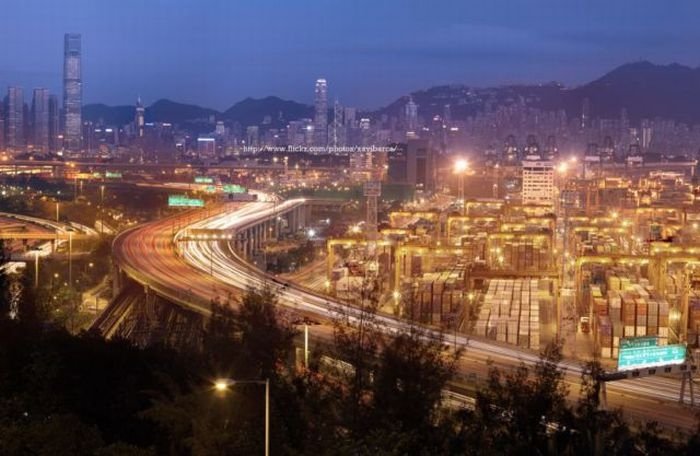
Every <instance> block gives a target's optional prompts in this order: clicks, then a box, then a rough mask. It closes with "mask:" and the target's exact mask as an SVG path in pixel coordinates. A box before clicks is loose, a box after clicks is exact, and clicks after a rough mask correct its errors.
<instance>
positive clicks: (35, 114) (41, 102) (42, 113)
mask: <svg viewBox="0 0 700 456" xmlns="http://www.w3.org/2000/svg"><path fill="white" fill-rule="evenodd" d="M32 128H33V136H32V144H33V145H34V149H35V150H40V151H42V152H48V150H49V89H42V88H39V89H34V93H33V96H32Z"/></svg>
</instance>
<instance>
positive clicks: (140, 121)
mask: <svg viewBox="0 0 700 456" xmlns="http://www.w3.org/2000/svg"><path fill="white" fill-rule="evenodd" d="M145 113H146V109H145V108H144V107H143V103H141V97H139V98H138V99H137V100H136V118H135V119H134V127H136V136H137V137H138V138H143V133H144V128H145V125H146V122H145Z"/></svg>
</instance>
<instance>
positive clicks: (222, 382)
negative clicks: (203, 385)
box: [214, 378, 270, 456]
mask: <svg viewBox="0 0 700 456" xmlns="http://www.w3.org/2000/svg"><path fill="white" fill-rule="evenodd" d="M236 384H239V385H244V384H252V385H265V456H270V379H265V380H234V379H232V378H220V379H218V380H216V381H215V382H214V389H215V390H216V391H218V392H219V393H222V394H223V393H226V392H227V391H228V390H229V389H230V388H231V387H232V386H233V385H236Z"/></svg>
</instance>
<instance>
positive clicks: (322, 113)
mask: <svg viewBox="0 0 700 456" xmlns="http://www.w3.org/2000/svg"><path fill="white" fill-rule="evenodd" d="M314 110H315V116H314V133H315V141H314V142H315V143H316V144H315V145H316V146H321V147H325V146H327V145H328V84H327V83H326V80H325V79H317V80H316V90H315V92H314Z"/></svg>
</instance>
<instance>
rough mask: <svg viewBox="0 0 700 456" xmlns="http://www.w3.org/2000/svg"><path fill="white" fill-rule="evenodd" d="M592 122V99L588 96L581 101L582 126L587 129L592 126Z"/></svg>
mask: <svg viewBox="0 0 700 456" xmlns="http://www.w3.org/2000/svg"><path fill="white" fill-rule="evenodd" d="M590 123H591V101H590V100H589V99H588V98H584V99H583V101H582V102H581V128H582V129H586V128H588V127H590Z"/></svg>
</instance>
